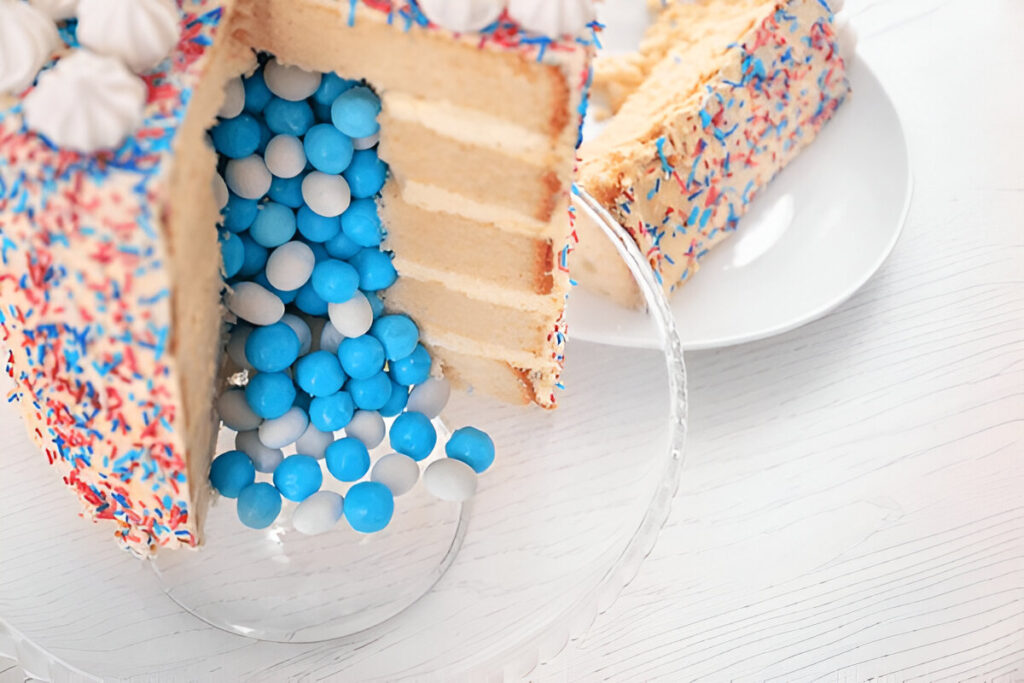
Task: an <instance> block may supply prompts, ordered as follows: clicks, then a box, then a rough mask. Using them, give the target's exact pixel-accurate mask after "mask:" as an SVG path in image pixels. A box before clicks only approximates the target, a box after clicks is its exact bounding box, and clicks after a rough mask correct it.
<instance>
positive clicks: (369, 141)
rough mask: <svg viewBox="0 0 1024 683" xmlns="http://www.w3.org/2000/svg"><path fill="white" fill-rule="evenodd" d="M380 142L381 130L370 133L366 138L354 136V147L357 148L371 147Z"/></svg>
mask: <svg viewBox="0 0 1024 683" xmlns="http://www.w3.org/2000/svg"><path fill="white" fill-rule="evenodd" d="M378 142H380V131H377V132H376V133H374V134H373V135H368V136H366V137H365V138H353V139H352V147H353V148H355V149H360V150H361V149H370V148H371V147H373V146H374V145H376V144H377V143H378Z"/></svg>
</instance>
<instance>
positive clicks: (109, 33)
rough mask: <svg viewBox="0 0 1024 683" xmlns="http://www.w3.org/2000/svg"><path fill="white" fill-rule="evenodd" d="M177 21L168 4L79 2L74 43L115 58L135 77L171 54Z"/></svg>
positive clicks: (149, 0)
mask: <svg viewBox="0 0 1024 683" xmlns="http://www.w3.org/2000/svg"><path fill="white" fill-rule="evenodd" d="M180 31H181V17H180V15H179V14H178V8H177V7H176V6H175V4H174V3H173V2H171V0H81V1H80V2H79V4H78V33H77V35H78V42H79V43H81V44H82V46H83V47H87V48H89V49H90V50H92V51H93V52H97V53H99V54H101V55H111V56H114V57H117V58H118V59H120V60H121V61H123V62H124V63H125V64H127V65H128V66H129V67H131V69H132V71H134V72H136V73H142V72H143V71H148V70H150V69H152V68H153V67H155V66H156V65H157V64H159V63H160V62H162V61H163V60H164V58H165V57H167V55H169V54H170V53H171V50H172V49H173V48H174V46H175V44H177V42H178V36H179V34H180Z"/></svg>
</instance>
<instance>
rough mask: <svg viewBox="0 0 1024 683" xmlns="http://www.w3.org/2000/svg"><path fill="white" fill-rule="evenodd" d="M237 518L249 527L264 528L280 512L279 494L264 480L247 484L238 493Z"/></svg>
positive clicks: (272, 521) (271, 522)
mask: <svg viewBox="0 0 1024 683" xmlns="http://www.w3.org/2000/svg"><path fill="white" fill-rule="evenodd" d="M237 509H238V519H239V520H241V522H242V524H244V525H246V526H247V527H249V528H251V529H266V528H267V527H268V526H270V525H271V524H273V523H274V520H275V519H277V516H278V515H279V514H281V494H280V493H278V491H277V489H276V488H274V487H273V485H271V484H268V483H266V482H260V483H258V484H249V485H248V486H246V487H245V488H244V489H242V492H241V493H239V494H238V508H237Z"/></svg>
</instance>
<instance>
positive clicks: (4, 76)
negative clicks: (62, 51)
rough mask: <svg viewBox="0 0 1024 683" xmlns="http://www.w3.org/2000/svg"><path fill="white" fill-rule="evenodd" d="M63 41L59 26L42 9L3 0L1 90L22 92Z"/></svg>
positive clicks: (0, 2) (0, 13) (18, 0)
mask: <svg viewBox="0 0 1024 683" xmlns="http://www.w3.org/2000/svg"><path fill="white" fill-rule="evenodd" d="M58 45H60V36H59V35H58V34H57V27H56V26H55V25H54V23H53V20H52V19H50V17H48V16H47V15H46V13H44V12H43V11H42V10H41V9H39V8H37V7H35V6H33V5H26V4H25V3H24V2H21V0H0V94H2V93H10V94H12V95H14V94H17V93H20V92H21V91H22V90H24V89H25V88H27V87H28V86H30V85H32V81H34V80H35V78H36V74H38V73H39V70H40V69H42V68H43V65H44V64H46V62H47V60H49V58H50V55H52V54H53V51H54V50H56V49H57V46H58Z"/></svg>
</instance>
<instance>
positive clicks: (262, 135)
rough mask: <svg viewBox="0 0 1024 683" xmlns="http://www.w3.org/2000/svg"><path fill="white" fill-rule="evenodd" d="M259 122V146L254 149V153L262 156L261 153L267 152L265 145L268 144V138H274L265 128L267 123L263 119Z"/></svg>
mask: <svg viewBox="0 0 1024 683" xmlns="http://www.w3.org/2000/svg"><path fill="white" fill-rule="evenodd" d="M259 122H260V145H259V147H257V148H256V153H257V154H259V155H260V156H263V153H264V152H266V151H267V143H268V142H270V138H272V137H274V134H273V133H271V132H270V129H269V128H267V122H266V121H264V120H263V119H260V120H259Z"/></svg>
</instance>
